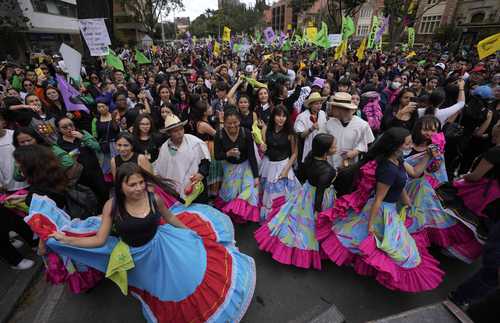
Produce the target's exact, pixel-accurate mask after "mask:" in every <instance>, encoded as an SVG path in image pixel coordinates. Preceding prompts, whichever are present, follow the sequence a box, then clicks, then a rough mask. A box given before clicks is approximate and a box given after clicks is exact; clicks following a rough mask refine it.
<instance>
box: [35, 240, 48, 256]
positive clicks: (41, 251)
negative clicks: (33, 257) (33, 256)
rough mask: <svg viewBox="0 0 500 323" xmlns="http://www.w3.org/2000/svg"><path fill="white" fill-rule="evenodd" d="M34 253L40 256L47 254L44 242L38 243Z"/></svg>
mask: <svg viewBox="0 0 500 323" xmlns="http://www.w3.org/2000/svg"><path fill="white" fill-rule="evenodd" d="M36 253H37V255H39V256H40V257H44V256H45V255H47V247H46V246H45V243H44V244H39V245H38V249H37V251H36Z"/></svg>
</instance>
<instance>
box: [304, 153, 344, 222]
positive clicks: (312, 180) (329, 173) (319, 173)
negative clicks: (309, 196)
mask: <svg viewBox="0 0 500 323" xmlns="http://www.w3.org/2000/svg"><path fill="white" fill-rule="evenodd" d="M306 176H307V181H308V182H309V184H311V185H312V186H314V187H316V196H315V198H314V211H316V212H321V211H322V208H321V205H322V204H323V194H324V193H325V189H326V188H328V187H329V186H330V185H332V182H333V180H334V179H335V177H336V176H337V172H336V171H335V168H333V167H332V166H331V165H330V164H329V163H328V162H327V161H326V160H321V159H313V160H312V162H311V163H310V164H308V165H307V168H306Z"/></svg>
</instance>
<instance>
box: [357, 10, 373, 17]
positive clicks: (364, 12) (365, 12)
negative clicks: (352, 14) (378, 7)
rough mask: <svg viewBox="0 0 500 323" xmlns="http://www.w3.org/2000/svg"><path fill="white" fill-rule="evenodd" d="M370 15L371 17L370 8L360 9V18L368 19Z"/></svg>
mask: <svg viewBox="0 0 500 323" xmlns="http://www.w3.org/2000/svg"><path fill="white" fill-rule="evenodd" d="M371 15H372V8H366V7H363V8H361V11H360V13H359V17H360V18H370V17H371Z"/></svg>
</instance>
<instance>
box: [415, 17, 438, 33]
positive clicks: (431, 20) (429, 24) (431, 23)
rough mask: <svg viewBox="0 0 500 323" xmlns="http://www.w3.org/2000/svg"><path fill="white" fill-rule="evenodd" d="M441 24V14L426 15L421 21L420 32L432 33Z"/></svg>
mask: <svg viewBox="0 0 500 323" xmlns="http://www.w3.org/2000/svg"><path fill="white" fill-rule="evenodd" d="M440 24H441V16H425V17H422V20H421V21H420V28H419V30H418V32H419V34H432V33H433V32H434V30H436V28H437V27H439V25H440Z"/></svg>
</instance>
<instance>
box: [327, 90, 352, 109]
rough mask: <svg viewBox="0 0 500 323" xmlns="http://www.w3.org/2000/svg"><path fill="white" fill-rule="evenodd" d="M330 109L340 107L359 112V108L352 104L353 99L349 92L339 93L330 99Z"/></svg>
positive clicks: (328, 103)
mask: <svg viewBox="0 0 500 323" xmlns="http://www.w3.org/2000/svg"><path fill="white" fill-rule="evenodd" d="M326 104H327V105H328V107H339V108H344V109H349V110H357V109H358V107H357V106H356V105H354V104H353V103H352V97H351V95H350V94H349V93H347V92H337V93H335V95H333V96H332V97H330V100H328V102H327V103H326Z"/></svg>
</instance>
